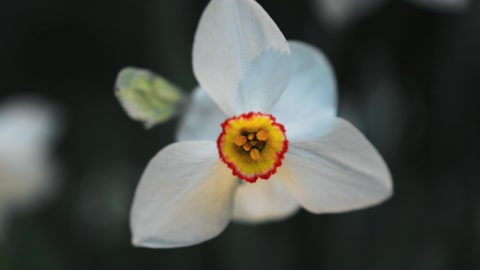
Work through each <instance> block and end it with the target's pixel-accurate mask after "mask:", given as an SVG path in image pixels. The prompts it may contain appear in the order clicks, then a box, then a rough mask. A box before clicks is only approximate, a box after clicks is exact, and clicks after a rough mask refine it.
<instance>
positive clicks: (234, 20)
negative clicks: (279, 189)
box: [193, 0, 290, 116]
mask: <svg viewBox="0 0 480 270" xmlns="http://www.w3.org/2000/svg"><path fill="white" fill-rule="evenodd" d="M267 51H272V53H270V55H267V56H262V55H264V54H265V53H266V52H267ZM282 53H284V54H289V53H290V49H289V47H288V43H287V41H286V40H285V37H284V36H283V35H282V33H281V32H280V30H279V29H278V27H277V26H276V25H275V23H274V22H273V20H272V19H271V18H270V17H269V16H268V14H267V13H266V12H265V10H263V8H262V7H261V6H260V5H259V4H258V3H257V2H255V1H254V0H212V1H210V3H209V4H208V6H207V7H206V9H205V11H204V12H203V14H202V17H201V19H200V22H199V25H198V28H197V32H196V34H195V41H194V44H193V70H194V73H195V76H196V77H197V80H198V81H199V83H200V86H201V87H202V88H203V89H205V91H207V93H208V94H209V95H210V96H211V97H212V99H213V100H214V101H215V102H216V103H217V104H218V105H219V106H220V108H221V109H222V110H223V111H224V112H225V113H226V114H227V115H229V116H232V115H234V114H236V113H237V111H236V105H235V104H236V102H238V101H236V99H237V96H238V95H239V87H240V83H241V81H242V78H245V77H246V76H247V74H249V69H253V70H256V69H260V68H259V67H251V66H252V62H253V61H254V59H256V58H257V57H261V58H265V59H266V60H268V61H267V62H268V63H269V64H272V63H278V62H282V60H276V59H274V57H273V56H275V55H280V56H281V54H282ZM266 54H269V53H266ZM281 58H282V59H284V57H281ZM262 61H263V60H262ZM269 64H268V65H269ZM257 65H258V64H257ZM268 65H267V66H268ZM258 66H261V65H258ZM251 72H252V71H250V73H251ZM262 72H263V71H262ZM264 74H265V72H264ZM250 76H251V74H250ZM274 78H275V76H273V75H272V76H269V77H267V78H266V79H265V80H271V79H274ZM283 80H286V82H288V78H284V79H283ZM256 83H257V84H260V85H264V84H265V83H264V82H256ZM276 84H278V85H281V83H276ZM275 91H277V90H275ZM275 91H274V92H275ZM273 99H274V100H275V99H276V98H273Z"/></svg>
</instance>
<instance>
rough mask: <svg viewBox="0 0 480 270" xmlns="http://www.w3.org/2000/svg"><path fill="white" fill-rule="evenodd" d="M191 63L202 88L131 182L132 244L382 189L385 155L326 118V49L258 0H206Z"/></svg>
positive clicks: (171, 243)
mask: <svg viewBox="0 0 480 270" xmlns="http://www.w3.org/2000/svg"><path fill="white" fill-rule="evenodd" d="M193 68H194V73H195V76H196V78H197V79H198V81H199V83H200V86H201V88H200V87H199V88H198V89H196V90H195V91H194V93H193V96H192V103H191V106H190V107H189V108H188V111H187V112H186V114H185V115H184V119H183V121H182V124H181V126H180V128H179V133H178V139H179V140H180V142H177V143H174V144H171V145H169V146H167V147H165V148H164V149H162V150H161V151H160V152H159V153H158V154H157V155H156V156H155V157H154V158H153V159H152V160H151V161H150V163H149V164H148V166H147V168H146V170H145V171H144V173H143V175H142V178H141V180H140V183H139V185H138V187H137V190H136V193H135V198H134V202H133V206H132V210H131V216H130V222H131V229H132V233H133V243H134V244H135V245H138V246H146V247H157V248H158V247H162V248H165V247H180V246H189V245H193V244H197V243H200V242H203V241H206V240H208V239H211V238H212V237H215V236H216V235H218V234H219V233H220V232H222V231H223V230H224V228H225V227H226V226H227V224H228V223H229V221H230V220H231V219H232V218H233V219H235V220H238V221H244V222H252V223H253V222H265V221H272V220H279V219H284V218H286V217H288V216H290V215H292V214H293V213H295V212H296V211H297V210H298V209H299V207H300V206H302V207H303V208H305V209H306V210H308V211H310V212H312V213H317V214H318V213H334V212H344V211H350V210H354V209H359V208H363V207H367V206H371V205H375V204H378V203H380V202H382V201H383V200H385V199H386V198H388V197H389V196H390V195H391V193H392V182H391V177H390V173H389V171H388V168H387V166H386V164H385V162H384V161H383V159H382V158H381V157H380V155H379V154H378V153H377V151H376V150H375V149H374V147H373V146H372V145H371V144H370V143H369V142H368V141H367V139H366V138H365V137H364V136H363V135H362V134H361V133H360V132H359V131H358V130H357V129H356V128H355V127H353V126H352V125H351V124H350V123H348V122H347V121H345V120H343V119H341V118H337V117H336V113H337V92H336V84H335V79H334V75H333V71H332V69H331V67H330V65H329V63H328V61H327V59H326V58H325V56H324V55H323V54H322V53H321V52H320V51H318V50H317V49H315V48H313V47H311V46H309V45H307V44H305V43H301V42H287V41H286V40H285V38H284V36H283V35H282V33H281V32H280V30H279V29H278V27H277V26H276V25H275V23H274V22H273V21H272V19H271V18H270V17H269V16H268V14H267V13H266V12H265V11H264V10H263V9H262V8H261V6H260V5H258V4H257V2H255V1H253V0H212V1H210V3H209V4H208V6H207V8H206V9H205V11H204V13H203V15H202V17H201V19H200V22H199V26H198V29H197V32H196V35H195V42H194V46H193ZM220 125H221V126H220ZM287 137H288V139H287ZM239 179H240V180H239Z"/></svg>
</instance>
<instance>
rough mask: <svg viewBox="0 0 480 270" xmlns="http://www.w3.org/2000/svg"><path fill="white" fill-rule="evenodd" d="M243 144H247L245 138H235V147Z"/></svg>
mask: <svg viewBox="0 0 480 270" xmlns="http://www.w3.org/2000/svg"><path fill="white" fill-rule="evenodd" d="M245 143H247V138H246V137H245V136H238V137H237V138H235V144H236V145H237V146H242V145H244V144H245Z"/></svg>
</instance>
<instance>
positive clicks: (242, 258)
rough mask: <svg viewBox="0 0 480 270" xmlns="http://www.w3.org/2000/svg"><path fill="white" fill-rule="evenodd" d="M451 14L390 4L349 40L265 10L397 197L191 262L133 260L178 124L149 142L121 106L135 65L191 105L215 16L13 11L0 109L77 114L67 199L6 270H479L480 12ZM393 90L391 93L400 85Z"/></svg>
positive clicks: (144, 256) (42, 0)
mask: <svg viewBox="0 0 480 270" xmlns="http://www.w3.org/2000/svg"><path fill="white" fill-rule="evenodd" d="M472 2H474V3H472V5H471V7H470V8H469V9H468V10H466V11H465V12H464V13H458V14H449V13H436V12H432V11H429V10H427V9H422V8H419V7H417V6H414V5H411V4H408V3H406V1H393V0H392V1H385V5H382V6H381V7H380V8H379V9H376V10H375V11H373V12H372V13H371V14H370V15H369V16H366V17H364V18H361V19H359V20H357V21H355V22H353V23H352V24H350V25H349V26H347V27H345V28H342V29H335V30H332V29H330V28H329V27H327V25H325V24H322V23H320V21H319V20H317V19H316V18H315V16H316V14H315V13H314V11H313V9H312V5H311V3H310V2H309V1H300V0H295V1H286V0H284V1H280V0H263V1H262V0H259V3H260V4H261V5H262V6H263V7H264V8H265V9H266V10H267V12H268V13H269V14H270V15H271V17H272V18H273V19H274V20H275V21H276V23H277V24H278V26H279V27H280V29H281V30H282V32H283V33H284V35H285V36H286V37H287V38H288V39H299V40H303V41H306V42H309V43H312V44H315V45H316V46H317V47H319V48H321V49H322V50H323V51H324V52H325V53H326V54H327V56H328V57H329V58H330V59H331V61H332V63H333V66H334V68H335V71H336V73H337V77H338V81H339V96H340V112H341V115H343V116H344V117H346V118H348V119H350V120H351V121H352V122H354V123H356V124H357V125H358V126H359V127H360V128H361V129H362V130H363V132H364V133H365V134H366V136H367V137H368V138H369V139H370V140H371V141H372V143H373V144H374V145H375V146H376V147H377V148H378V149H379V151H380V152H381V153H382V155H383V157H384V158H385V160H386V162H387V163H388V165H389V167H390V169H391V172H392V175H393V179H394V184H395V195H394V197H393V198H392V199H390V200H389V201H388V202H386V203H384V204H382V205H381V206H378V207H374V208H370V209H367V210H361V211H356V212H352V213H348V214H339V215H312V214H310V213H307V212H306V211H303V210H302V211H301V212H300V213H298V214H297V215H295V216H294V217H292V218H290V219H288V220H287V221H285V222H280V223H273V224H268V225H259V226H245V225H238V224H231V225H230V226H229V227H228V228H227V229H226V231H225V232H224V233H222V234H221V235H220V236H219V237H217V238H215V239H213V240H211V241H208V242H206V243H204V244H201V245H197V246H194V247H189V248H182V249H171V250H153V249H140V248H133V247H132V246H131V245H130V240H129V238H130V233H129V227H128V211H129V207H130V203H131V199H132V195H133V192H134V189H135V186H136V184H137V181H138V179H139V176H140V174H141V172H142V170H143V168H144V167H145V165H146V164H147V162H148V160H149V159H150V158H151V157H152V156H153V155H154V154H155V153H156V152H157V151H158V150H160V149H161V148H162V147H163V146H165V145H167V144H168V143H170V142H172V140H173V134H174V131H175V127H176V121H175V120H174V121H170V122H168V123H167V124H164V125H161V126H158V127H156V128H154V129H152V130H149V131H145V130H144V129H143V127H142V126H141V125H140V124H139V123H136V122H133V121H131V120H130V119H129V118H128V117H127V116H126V114H125V113H124V112H123V111H122V109H121V107H120V105H119V104H118V102H117V100H116V99H115V98H114V96H113V83H114V80H115V77H116V74H117V72H118V71H119V70H120V69H121V68H122V67H124V66H137V67H143V68H149V69H151V70H154V71H156V72H158V73H160V74H162V75H164V76H165V77H167V78H169V79H171V80H172V81H173V82H175V83H176V84H177V85H179V86H181V87H183V88H184V89H185V90H186V91H189V90H190V89H192V88H193V87H194V86H195V84H196V83H195V79H194V76H193V73H192V68H191V46H192V40H193V34H194V31H195V28H196V24H197V22H198V18H199V16H200V14H201V11H202V10H203V8H204V7H205V5H206V3H207V1H205V0H203V1H195V0H172V1H160V0H158V1H152V0H150V1H133V0H118V1H113V0H103V1H93V0H1V1H0V81H1V84H0V85H1V86H0V98H1V99H3V98H6V97H9V96H13V95H16V94H20V93H24V92H27V93H33V94H37V95H40V96H46V97H48V98H49V99H50V100H52V101H53V102H55V103H56V104H57V105H59V106H60V107H61V108H62V110H63V116H64V120H65V121H64V122H65V126H64V134H63V136H62V137H61V138H60V140H59V141H58V143H57V145H56V148H55V157H56V158H57V159H58V160H59V162H60V163H61V164H62V167H63V169H62V170H63V171H62V178H61V180H62V181H61V186H60V187H59V191H58V193H57V196H56V197H55V198H54V199H53V200H52V201H51V202H49V203H47V204H46V205H44V206H43V207H41V208H40V209H39V211H37V212H34V213H31V214H18V215H16V216H15V217H14V218H13V220H11V222H10V230H9V232H8V235H7V241H5V242H4V243H2V244H0V269H2V270H3V269H32V270H36V269H45V270H56V269H82V270H83V269H118V270H120V269H212V270H213V269H275V270H281V269H322V270H330V269H332V270H348V269H368V270H376V269H389V270H397V269H398V270H405V269H422V270H428V269H435V270H436V269H440V270H441V269H480V258H479V256H478V255H479V254H480V242H479V240H480V196H479V193H480V182H479V179H480V173H479V171H478V166H479V164H480V163H479V162H480V158H479V157H480V154H479V153H480V143H479V141H478V140H479V139H480V129H479V126H480V124H479V123H480V121H479V117H478V116H479V111H480V104H479V103H480V97H479V96H480V94H479V90H480V52H479V48H480V5H479V4H480V3H479V2H478V1H472ZM385 85H386V86H385Z"/></svg>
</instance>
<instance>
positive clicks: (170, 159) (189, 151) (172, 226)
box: [130, 141, 237, 248]
mask: <svg viewBox="0 0 480 270" xmlns="http://www.w3.org/2000/svg"><path fill="white" fill-rule="evenodd" d="M236 186H237V180H236V179H235V177H233V176H232V174H231V172H230V170H229V169H228V168H227V166H225V165H224V164H223V163H221V161H220V160H219V159H218V153H217V149H216V145H215V143H213V142H204V141H196V142H179V143H175V144H171V145H169V146H167V147H166V148H164V149H163V150H161V151H160V152H159V153H158V154H157V155H156V156H155V157H154V158H153V159H152V160H151V161H150V163H149V164H148V167H147V168H146V170H145V172H144V173H143V175H142V179H141V180H140V184H139V185H138V187H137V190H136V193H135V198H134V202H133V206H132V210H131V215H130V225H131V229H132V233H133V240H132V241H133V243H134V245H137V246H145V247H155V248H166V247H181V246H189V245H194V244H198V243H201V242H203V241H206V240H208V239H211V238H213V237H215V236H217V235H218V234H219V233H220V232H222V231H223V230H224V229H225V227H226V226H227V224H228V222H229V221H230V218H231V215H232V214H231V211H232V202H233V192H234V191H235V187H236Z"/></svg>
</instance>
